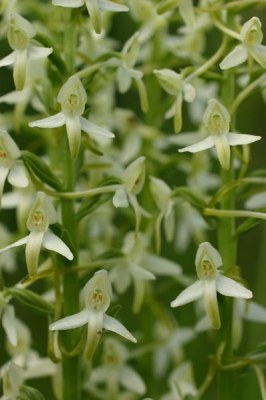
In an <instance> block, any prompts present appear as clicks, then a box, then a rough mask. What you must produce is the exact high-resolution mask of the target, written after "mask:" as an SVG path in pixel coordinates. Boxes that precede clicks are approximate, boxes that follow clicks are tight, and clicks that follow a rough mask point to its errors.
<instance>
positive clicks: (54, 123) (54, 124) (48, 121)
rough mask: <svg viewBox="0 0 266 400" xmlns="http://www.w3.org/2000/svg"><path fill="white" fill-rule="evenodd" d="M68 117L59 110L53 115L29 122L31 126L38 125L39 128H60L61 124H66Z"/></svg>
mask: <svg viewBox="0 0 266 400" xmlns="http://www.w3.org/2000/svg"><path fill="white" fill-rule="evenodd" d="M65 123H66V117H65V114H64V113H62V112H59V113H57V114H55V115H52V116H51V117H47V118H43V119H39V120H37V121H32V122H30V123H29V126H30V127H31V128H34V127H38V128H59V127H60V126H63V125H65Z"/></svg>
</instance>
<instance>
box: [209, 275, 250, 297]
mask: <svg viewBox="0 0 266 400" xmlns="http://www.w3.org/2000/svg"><path fill="white" fill-rule="evenodd" d="M216 286H217V292H219V293H221V294H223V295H224V296H230V297H239V298H240V299H251V297H253V294H252V292H251V291H250V290H248V289H246V288H245V287H244V286H242V285H240V284H239V283H237V282H236V281H234V280H233V279H230V278H228V277H227V276H224V275H222V274H219V275H218V276H217V278H216Z"/></svg>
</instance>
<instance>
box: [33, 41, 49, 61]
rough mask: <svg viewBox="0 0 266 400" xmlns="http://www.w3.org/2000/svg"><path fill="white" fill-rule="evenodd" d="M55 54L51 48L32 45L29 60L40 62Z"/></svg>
mask: <svg viewBox="0 0 266 400" xmlns="http://www.w3.org/2000/svg"><path fill="white" fill-rule="evenodd" d="M52 52H53V49H52V48H51V47H40V46H34V45H33V44H30V45H29V47H28V59H29V60H40V59H42V58H46V57H48V56H49V55H50V54H51V53H52Z"/></svg>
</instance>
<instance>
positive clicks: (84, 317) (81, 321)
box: [49, 308, 89, 331]
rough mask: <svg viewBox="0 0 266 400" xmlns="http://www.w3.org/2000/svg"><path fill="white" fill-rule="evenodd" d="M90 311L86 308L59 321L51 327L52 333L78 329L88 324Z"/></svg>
mask: <svg viewBox="0 0 266 400" xmlns="http://www.w3.org/2000/svg"><path fill="white" fill-rule="evenodd" d="M88 319H89V311H88V310H87V309H86V308H85V309H84V310H82V311H80V312H79V313H77V314H73V315H69V316H68V317H65V318H62V319H59V320H58V321H56V322H54V323H53V324H51V325H50V326H49V329H50V331H65V330H67V329H74V328H78V327H79V326H82V325H85V324H87V323H88Z"/></svg>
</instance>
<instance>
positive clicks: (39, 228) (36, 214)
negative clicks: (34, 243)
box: [27, 192, 57, 233]
mask: <svg viewBox="0 0 266 400" xmlns="http://www.w3.org/2000/svg"><path fill="white" fill-rule="evenodd" d="M56 222H57V213H56V210H55V208H54V206H53V204H52V203H51V201H50V200H49V199H48V197H47V196H46V194H45V193H43V192H38V193H37V196H36V200H35V202H34V203H33V205H32V207H31V209H30V212H29V216H28V220H27V228H28V229H29V231H31V232H33V231H34V232H42V233H44V232H46V231H47V229H48V226H49V225H50V224H55V223H56Z"/></svg>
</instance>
